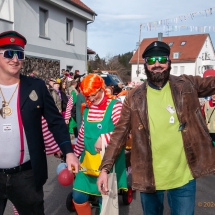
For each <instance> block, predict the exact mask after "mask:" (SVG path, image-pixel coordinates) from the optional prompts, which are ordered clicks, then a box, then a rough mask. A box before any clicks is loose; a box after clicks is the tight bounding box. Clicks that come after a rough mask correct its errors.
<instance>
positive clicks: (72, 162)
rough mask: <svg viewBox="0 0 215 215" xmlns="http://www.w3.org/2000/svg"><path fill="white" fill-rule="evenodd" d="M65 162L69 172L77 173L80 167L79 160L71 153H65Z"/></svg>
mask: <svg viewBox="0 0 215 215" xmlns="http://www.w3.org/2000/svg"><path fill="white" fill-rule="evenodd" d="M66 163H67V166H68V170H69V171H70V172H74V173H78V171H79V169H80V162H79V160H78V158H77V157H76V156H75V155H74V154H73V153H68V154H66Z"/></svg>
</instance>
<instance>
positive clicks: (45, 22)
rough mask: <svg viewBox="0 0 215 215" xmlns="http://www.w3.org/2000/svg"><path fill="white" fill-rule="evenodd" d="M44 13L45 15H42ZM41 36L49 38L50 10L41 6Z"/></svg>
mask: <svg viewBox="0 0 215 215" xmlns="http://www.w3.org/2000/svg"><path fill="white" fill-rule="evenodd" d="M42 14H43V17H42ZM39 37H41V38H44V39H50V38H49V11H48V10H47V9H45V8H42V7H40V8H39Z"/></svg>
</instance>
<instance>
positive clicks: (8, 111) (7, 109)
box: [4, 106, 12, 116]
mask: <svg viewBox="0 0 215 215" xmlns="http://www.w3.org/2000/svg"><path fill="white" fill-rule="evenodd" d="M4 114H5V116H10V115H11V114H12V108H11V107H9V106H6V107H4Z"/></svg>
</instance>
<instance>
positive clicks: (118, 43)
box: [82, 0, 215, 58]
mask: <svg viewBox="0 0 215 215" xmlns="http://www.w3.org/2000/svg"><path fill="white" fill-rule="evenodd" d="M82 2H83V3H85V4H86V5H87V6H88V7H90V8H91V9H92V10H94V11H95V12H96V13H97V15H98V16H96V18H95V22H94V23H92V24H89V25H88V47H89V48H91V49H93V50H94V51H96V53H97V54H99V56H100V57H101V58H105V57H108V56H114V55H118V54H124V53H126V52H129V51H133V50H135V49H136V44H137V42H138V41H139V32H140V24H142V30H141V40H142V39H144V38H150V37H157V35H158V33H159V32H162V33H163V35H164V36H168V34H169V36H175V35H187V34H199V33H204V32H200V31H196V27H203V26H207V27H205V33H210V36H211V38H212V42H213V44H214V47H215V1H214V0H204V1H202V0H201V1H200V0H180V1H179V0H176V1H173V0H165V1H161V0H153V1H146V0H132V1H129V0H104V1H101V0H82ZM210 8H212V14H210V11H209V10H208V9H210ZM205 10H206V11H205ZM194 12H196V14H194V17H193V19H191V16H189V14H191V13H194ZM179 16H180V17H179ZM160 20H168V23H169V26H171V27H169V30H170V32H169V33H167V27H157V28H156V30H152V29H151V31H150V30H147V27H146V26H147V24H149V23H153V24H152V25H153V26H154V25H155V24H156V22H158V21H160ZM162 22H164V21H162ZM165 22H166V21H165ZM158 23H159V22H158ZM156 25H157V24H156ZM144 26H145V27H144ZM162 26H166V25H162ZM172 26H173V27H174V29H173V30H172V29H171V28H172ZM181 26H183V27H181ZM190 26H192V28H191V27H190ZM209 27H211V29H210V32H209ZM213 27H214V29H213ZM179 29H180V30H179ZM191 29H192V31H191ZM203 29H204V28H202V30H203Z"/></svg>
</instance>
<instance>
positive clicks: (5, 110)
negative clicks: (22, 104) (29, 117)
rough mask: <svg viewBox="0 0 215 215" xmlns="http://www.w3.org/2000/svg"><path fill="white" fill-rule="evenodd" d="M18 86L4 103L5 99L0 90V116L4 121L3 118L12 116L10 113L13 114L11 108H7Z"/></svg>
mask: <svg viewBox="0 0 215 215" xmlns="http://www.w3.org/2000/svg"><path fill="white" fill-rule="evenodd" d="M18 86H19V82H18V84H17V86H16V89H15V90H14V92H13V94H12V96H11V97H10V99H9V101H8V102H6V100H5V97H4V94H3V92H2V89H1V88H0V93H1V95H2V98H3V101H2V108H1V109H0V114H1V116H2V118H4V119H5V116H10V115H11V114H12V112H13V110H12V108H11V107H10V106H9V104H10V102H11V100H12V98H13V96H14V94H15V92H16V90H17V88H18Z"/></svg>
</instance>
